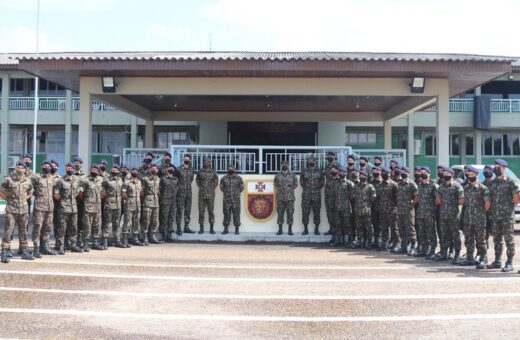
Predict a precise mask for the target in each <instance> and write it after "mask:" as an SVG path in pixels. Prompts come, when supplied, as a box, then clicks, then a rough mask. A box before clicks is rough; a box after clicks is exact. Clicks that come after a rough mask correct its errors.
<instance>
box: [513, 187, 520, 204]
mask: <svg viewBox="0 0 520 340" xmlns="http://www.w3.org/2000/svg"><path fill="white" fill-rule="evenodd" d="M511 183H512V185H513V203H514V205H515V207H516V206H517V205H518V203H519V202H520V187H519V186H518V184H517V183H516V182H514V181H511Z"/></svg>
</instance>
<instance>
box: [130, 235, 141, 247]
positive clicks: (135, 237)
mask: <svg viewBox="0 0 520 340" xmlns="http://www.w3.org/2000/svg"><path fill="white" fill-rule="evenodd" d="M132 244H133V245H134V246H142V245H143V244H142V243H141V241H139V235H137V234H134V235H133V236H132Z"/></svg>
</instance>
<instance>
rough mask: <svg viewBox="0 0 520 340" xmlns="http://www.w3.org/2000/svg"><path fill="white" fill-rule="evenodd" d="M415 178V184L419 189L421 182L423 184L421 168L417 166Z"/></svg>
mask: <svg viewBox="0 0 520 340" xmlns="http://www.w3.org/2000/svg"><path fill="white" fill-rule="evenodd" d="M413 177H414V181H415V184H416V185H417V188H419V184H421V182H422V179H421V167H420V166H416V167H415V168H414V169H413Z"/></svg>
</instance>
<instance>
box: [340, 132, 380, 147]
mask: <svg viewBox="0 0 520 340" xmlns="http://www.w3.org/2000/svg"><path fill="white" fill-rule="evenodd" d="M345 143H346V144H347V145H349V144H377V133H375V132H347V133H346V134H345Z"/></svg>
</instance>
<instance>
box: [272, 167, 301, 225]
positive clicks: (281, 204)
mask: <svg viewBox="0 0 520 340" xmlns="http://www.w3.org/2000/svg"><path fill="white" fill-rule="evenodd" d="M281 166H282V169H281V171H280V172H279V173H278V174H276V176H274V189H275V192H276V210H277V213H278V221H277V223H278V232H277V233H276V235H282V234H283V230H282V229H283V228H282V226H283V218H284V214H285V212H287V224H288V225H289V231H288V235H293V231H292V226H293V215H294V200H295V197H294V190H295V189H296V188H297V187H298V180H297V179H296V175H295V174H293V173H292V172H291V171H290V170H289V163H288V162H287V161H285V160H284V161H282V163H281Z"/></svg>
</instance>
